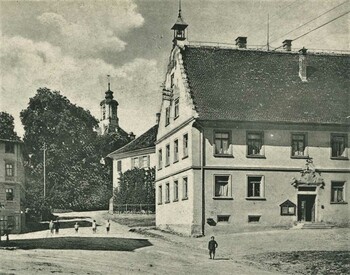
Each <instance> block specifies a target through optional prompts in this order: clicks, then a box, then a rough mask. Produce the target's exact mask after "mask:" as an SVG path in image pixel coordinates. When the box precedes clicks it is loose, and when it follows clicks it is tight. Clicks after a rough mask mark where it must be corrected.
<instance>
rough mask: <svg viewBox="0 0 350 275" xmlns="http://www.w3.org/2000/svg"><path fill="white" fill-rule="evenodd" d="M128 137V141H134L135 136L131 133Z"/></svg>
mask: <svg viewBox="0 0 350 275" xmlns="http://www.w3.org/2000/svg"><path fill="white" fill-rule="evenodd" d="M128 137H129V138H130V140H134V139H135V134H134V133H133V132H130V133H129V134H128Z"/></svg>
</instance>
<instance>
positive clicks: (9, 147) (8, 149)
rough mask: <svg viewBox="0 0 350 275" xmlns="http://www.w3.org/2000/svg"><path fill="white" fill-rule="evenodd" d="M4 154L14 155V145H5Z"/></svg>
mask: <svg viewBox="0 0 350 275" xmlns="http://www.w3.org/2000/svg"><path fill="white" fill-rule="evenodd" d="M5 153H10V154H14V153H15V144H14V143H12V142H6V143H5Z"/></svg>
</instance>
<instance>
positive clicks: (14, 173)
mask: <svg viewBox="0 0 350 275" xmlns="http://www.w3.org/2000/svg"><path fill="white" fill-rule="evenodd" d="M0 162H1V163H0V228H1V230H0V231H1V232H2V233H4V230H6V229H10V230H11V232H12V233H20V232H22V231H23V230H24V228H25V215H24V212H23V210H24V209H23V207H22V205H21V202H22V200H23V199H24V196H25V193H24V192H25V185H24V183H25V181H24V180H25V178H24V167H23V155H22V142H20V141H14V140H6V139H0Z"/></svg>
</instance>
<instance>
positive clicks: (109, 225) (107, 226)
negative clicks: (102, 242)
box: [106, 220, 111, 234]
mask: <svg viewBox="0 0 350 275" xmlns="http://www.w3.org/2000/svg"><path fill="white" fill-rule="evenodd" d="M110 229H111V223H110V222H109V220H107V222H106V230H107V234H108V233H109V230H110Z"/></svg>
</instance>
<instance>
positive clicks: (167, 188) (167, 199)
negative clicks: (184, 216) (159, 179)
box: [165, 182, 170, 203]
mask: <svg viewBox="0 0 350 275" xmlns="http://www.w3.org/2000/svg"><path fill="white" fill-rule="evenodd" d="M167 202H170V186H169V182H168V183H166V184H165V203H167Z"/></svg>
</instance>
